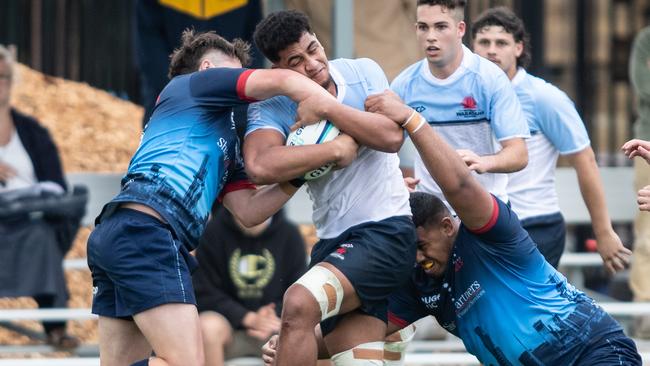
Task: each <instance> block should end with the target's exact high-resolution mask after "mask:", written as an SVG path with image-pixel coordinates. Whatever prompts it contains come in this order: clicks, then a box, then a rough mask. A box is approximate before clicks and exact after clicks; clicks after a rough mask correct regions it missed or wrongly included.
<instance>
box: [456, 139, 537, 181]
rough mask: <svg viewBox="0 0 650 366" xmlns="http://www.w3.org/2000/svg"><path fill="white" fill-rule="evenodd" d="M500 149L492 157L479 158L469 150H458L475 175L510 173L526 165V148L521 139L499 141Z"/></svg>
mask: <svg viewBox="0 0 650 366" xmlns="http://www.w3.org/2000/svg"><path fill="white" fill-rule="evenodd" d="M500 143H501V147H502V149H501V150H500V151H499V152H498V153H496V154H494V155H483V156H479V155H477V154H476V153H474V152H473V151H471V150H462V149H461V150H458V154H459V155H460V157H461V158H462V159H463V161H464V162H465V164H467V167H468V168H469V169H470V170H473V171H476V172H477V173H481V174H482V173H512V172H516V171H519V170H521V169H523V168H525V167H526V165H527V164H528V148H527V147H526V142H525V141H524V139H523V138H520V137H515V138H512V139H508V140H504V141H501V142H500Z"/></svg>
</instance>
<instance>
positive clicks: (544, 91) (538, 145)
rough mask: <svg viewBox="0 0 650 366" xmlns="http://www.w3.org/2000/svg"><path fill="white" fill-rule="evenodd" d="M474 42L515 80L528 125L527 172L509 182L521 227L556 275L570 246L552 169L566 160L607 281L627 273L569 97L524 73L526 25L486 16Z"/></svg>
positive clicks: (496, 14)
mask: <svg viewBox="0 0 650 366" xmlns="http://www.w3.org/2000/svg"><path fill="white" fill-rule="evenodd" d="M472 38H473V44H474V52H476V53H477V54H479V55H481V56H483V57H485V58H487V59H488V60H490V61H492V62H494V63H495V64H497V65H498V66H499V67H500V68H501V69H502V70H503V71H504V72H505V73H506V75H507V76H508V78H509V79H510V80H511V82H512V85H513V87H514V88H515V92H516V93H517V97H518V98H519V102H520V103H521V105H522V108H523V110H524V114H525V115H526V117H527V120H528V126H529V128H530V134H531V138H530V139H528V140H527V141H526V143H527V146H528V159H529V161H528V166H527V167H526V168H525V169H523V170H521V171H519V172H515V173H512V174H511V175H510V176H509V179H508V197H509V198H510V203H511V204H512V209H513V211H515V212H516V213H517V216H519V219H520V220H521V223H522V226H523V227H524V229H526V230H527V231H528V234H529V235H530V236H531V238H532V239H533V241H534V242H535V243H536V244H537V247H538V248H539V250H540V252H542V254H543V255H544V257H546V260H547V261H548V262H549V263H550V264H551V265H552V266H553V267H557V265H558V263H559V261H560V257H561V256H562V252H563V251H564V243H565V223H564V218H563V217H562V214H561V213H560V206H559V205H558V200H557V193H556V192H555V166H556V164H557V159H558V155H560V154H562V155H564V156H566V157H568V160H569V162H570V163H571V165H572V166H573V167H574V169H575V170H576V173H577V174H578V182H579V184H580V191H581V193H582V198H583V199H584V201H585V204H586V205H587V208H588V210H589V214H590V216H591V220H592V224H593V227H594V233H595V234H596V241H597V245H598V247H597V248H598V252H599V253H600V255H601V256H602V258H603V262H604V263H605V267H606V268H607V270H608V271H609V272H610V273H615V272H616V271H620V270H623V269H624V268H625V267H626V265H627V264H628V262H629V256H630V251H629V250H628V249H627V248H625V247H624V246H623V244H622V243H621V239H619V237H618V235H617V234H616V232H614V229H613V228H612V224H611V221H610V219H609V214H608V213H607V205H606V202H605V192H604V190H603V185H602V181H601V179H600V175H599V173H598V165H597V164H596V159H595V157H594V152H593V150H592V149H591V146H590V142H589V136H588V135H587V131H586V129H585V127H584V124H583V123H582V120H581V119H580V116H579V115H578V112H577V111H576V109H575V107H574V105H573V103H572V102H571V100H570V99H569V97H567V95H566V94H565V93H564V92H562V91H561V90H560V89H558V88H557V87H555V86H554V85H552V84H549V83H547V82H546V81H544V80H542V79H540V78H537V77H535V76H532V75H530V74H528V73H527V72H526V70H525V67H526V66H527V64H528V62H529V61H530V45H529V44H528V35H527V34H526V29H525V28H524V24H523V22H522V21H521V19H519V18H518V17H517V16H516V15H515V14H514V13H513V12H512V11H510V10H509V9H507V8H504V7H499V8H494V9H489V10H487V11H485V12H484V13H482V14H481V15H479V16H478V18H477V19H476V20H475V21H474V24H473V26H472Z"/></svg>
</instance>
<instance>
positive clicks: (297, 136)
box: [286, 120, 340, 180]
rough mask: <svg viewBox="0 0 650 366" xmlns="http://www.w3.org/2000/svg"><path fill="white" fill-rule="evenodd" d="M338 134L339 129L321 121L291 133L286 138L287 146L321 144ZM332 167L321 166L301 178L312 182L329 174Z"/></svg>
mask: <svg viewBox="0 0 650 366" xmlns="http://www.w3.org/2000/svg"><path fill="white" fill-rule="evenodd" d="M339 133H340V131H339V129H338V128H336V126H334V124H333V123H332V122H330V121H327V120H323V121H320V122H318V123H315V124H313V125H309V126H305V127H300V128H299V129H297V130H295V131H293V132H291V133H290V134H289V137H287V144H286V145H287V146H302V145H313V144H322V143H325V142H328V141H332V140H334V139H335V138H336V136H338V135H339ZM333 167H334V163H329V164H326V165H323V166H322V167H320V168H318V169H314V170H312V171H309V172H307V173H305V175H304V176H303V178H304V179H306V180H312V179H317V178H320V177H322V176H323V175H325V174H327V173H329V171H330V170H332V168H333Z"/></svg>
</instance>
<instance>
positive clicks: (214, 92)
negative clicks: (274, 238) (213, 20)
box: [88, 31, 357, 366]
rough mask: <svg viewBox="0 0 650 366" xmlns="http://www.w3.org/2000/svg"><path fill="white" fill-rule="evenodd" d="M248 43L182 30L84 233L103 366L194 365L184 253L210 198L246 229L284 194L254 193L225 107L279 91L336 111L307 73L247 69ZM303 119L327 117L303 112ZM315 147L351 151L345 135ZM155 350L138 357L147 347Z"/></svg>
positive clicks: (287, 192)
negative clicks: (140, 130)
mask: <svg viewBox="0 0 650 366" xmlns="http://www.w3.org/2000/svg"><path fill="white" fill-rule="evenodd" d="M247 51H248V45H247V44H245V43H244V42H241V41H235V42H234V43H233V44H231V43H230V42H228V41H226V40H224V39H223V38H221V37H220V36H218V35H216V34H215V33H214V32H208V33H203V34H194V33H193V32H192V31H186V32H184V33H183V36H182V44H181V46H180V47H179V48H178V49H177V50H176V51H175V52H174V54H173V56H172V60H171V65H170V77H171V78H172V80H171V81H170V82H169V84H168V85H167V86H166V87H165V89H164V90H163V91H162V93H161V94H160V96H159V98H158V102H157V103H156V106H155V108H154V111H153V115H152V117H151V119H150V121H149V123H148V124H147V126H146V128H145V131H144V134H143V136H142V141H141V143H140V147H139V148H138V150H137V151H136V153H135V155H134V157H133V158H132V160H131V163H130V165H129V169H128V172H127V174H126V176H125V177H124V179H123V184H122V190H121V192H120V193H119V194H118V195H117V196H116V197H115V198H114V199H113V200H112V201H111V202H109V203H108V204H107V205H106V206H105V207H104V209H103V211H102V213H101V214H100V217H98V220H97V224H98V225H97V226H96V228H95V230H94V231H93V233H92V234H91V236H90V238H89V239H88V265H89V267H90V270H91V272H92V276H93V287H94V288H93V294H94V297H93V308H92V311H93V313H95V314H97V315H99V343H100V358H101V363H102V365H129V364H132V363H134V362H136V361H137V360H142V359H144V360H142V361H139V362H137V363H136V365H147V364H149V365H175V366H180V365H202V364H203V361H204V358H203V348H202V343H201V330H200V327H199V319H198V313H197V309H196V305H195V304H196V302H195V299H194V291H193V289H192V283H191V280H190V272H191V270H192V269H193V267H195V266H196V264H195V259H194V258H193V257H192V256H191V255H190V254H189V252H190V251H191V250H193V249H194V248H195V247H196V245H197V242H198V238H199V235H200V234H201V232H202V231H203V228H204V226H205V221H206V219H207V217H208V212H209V209H210V207H211V206H212V205H213V203H214V201H215V199H216V198H217V196H219V197H220V198H221V199H222V200H223V201H222V202H223V204H224V206H226V207H227V208H228V209H229V210H230V211H231V212H233V214H234V215H235V216H236V217H237V218H238V219H239V220H240V221H241V222H243V223H244V224H245V225H247V226H251V225H254V224H256V223H259V222H262V221H264V220H265V219H266V218H268V217H269V216H271V215H272V214H273V213H275V212H276V211H277V210H278V209H279V208H280V207H281V206H282V205H283V204H284V203H285V202H286V201H287V200H288V199H289V198H290V197H291V195H292V194H293V193H294V192H295V188H294V187H291V186H290V185H287V184H282V185H274V186H268V187H265V188H263V189H260V190H254V188H255V187H254V186H253V185H252V184H251V183H250V182H249V181H248V180H247V178H246V175H245V173H244V169H243V165H242V159H241V156H240V155H239V144H238V139H237V136H236V134H235V126H234V123H233V121H232V107H233V106H235V105H239V104H245V103H249V102H250V101H252V100H258V99H264V98H269V97H272V96H275V95H278V94H285V95H287V96H289V97H290V98H292V99H293V100H295V101H296V102H309V101H310V100H311V99H314V102H315V103H317V104H322V106H326V108H328V109H329V108H332V110H333V111H335V110H336V109H338V108H345V107H344V106H342V105H340V104H338V103H336V101H335V100H334V98H332V96H331V95H329V94H328V93H326V92H324V91H323V89H322V88H321V87H320V86H318V85H317V84H315V83H313V82H312V81H311V80H309V79H307V78H305V77H303V76H302V75H299V74H297V73H294V72H291V71H286V70H247V69H244V68H242V65H243V64H246V61H247V59H248V56H247ZM301 111H302V112H304V114H302V115H301V117H305V116H306V118H307V119H308V120H311V119H315V118H318V119H320V118H329V117H330V116H329V115H327V114H314V113H313V112H314V109H313V108H309V107H307V108H306V109H302V110H301ZM325 145H327V146H324V149H323V154H324V155H327V156H328V157H329V159H331V160H332V161H336V162H338V163H343V164H344V163H345V162H347V161H351V160H352V159H354V157H355V156H356V149H357V146H356V144H355V143H354V142H353V141H352V140H351V139H350V138H348V137H347V136H344V137H342V138H340V139H338V140H335V141H332V143H329V144H325ZM152 349H153V351H154V352H155V354H156V357H152V358H151V359H149V355H150V354H151V351H152Z"/></svg>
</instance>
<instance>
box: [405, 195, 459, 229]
mask: <svg viewBox="0 0 650 366" xmlns="http://www.w3.org/2000/svg"><path fill="white" fill-rule="evenodd" d="M409 203H410V204H411V212H412V214H413V224H415V227H420V226H429V225H431V224H434V225H437V224H439V223H440V221H441V220H442V218H443V217H445V216H451V213H450V212H449V209H447V206H445V204H444V202H442V200H440V198H438V197H436V196H434V195H432V194H429V193H424V192H413V193H411V197H410V199H409Z"/></svg>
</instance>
